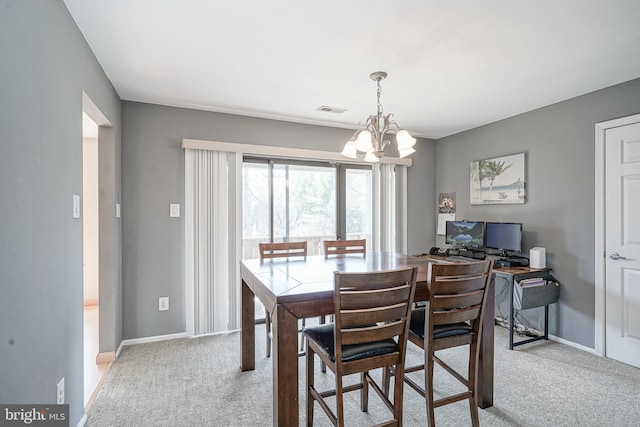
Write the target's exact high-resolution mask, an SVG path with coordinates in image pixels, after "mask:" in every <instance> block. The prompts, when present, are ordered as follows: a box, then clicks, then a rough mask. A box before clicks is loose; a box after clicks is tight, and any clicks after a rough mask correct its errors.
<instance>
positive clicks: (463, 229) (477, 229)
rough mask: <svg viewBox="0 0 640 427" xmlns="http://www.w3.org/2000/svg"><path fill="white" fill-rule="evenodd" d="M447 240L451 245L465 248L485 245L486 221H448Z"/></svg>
mask: <svg viewBox="0 0 640 427" xmlns="http://www.w3.org/2000/svg"><path fill="white" fill-rule="evenodd" d="M445 235H446V237H445V241H446V243H447V244H449V245H454V246H456V247H465V248H469V249H472V248H481V247H482V246H483V245H484V222H480V221H447V222H446V223H445Z"/></svg>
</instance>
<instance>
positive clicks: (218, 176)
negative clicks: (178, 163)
mask: <svg viewBox="0 0 640 427" xmlns="http://www.w3.org/2000/svg"><path fill="white" fill-rule="evenodd" d="M241 179H242V153H235V152H234V153H230V152H222V151H210V150H197V149H186V150H185V209H184V210H185V288H186V298H185V300H186V313H187V318H186V328H187V335H188V336H196V335H204V334H210V333H215V332H221V331H227V330H234V329H238V328H239V325H240V310H239V306H240V295H239V289H240V284H239V280H240V272H239V260H240V258H241V247H242V245H241V242H242V238H241V233H242V224H241V216H240V213H241V212H242V209H241V202H242V197H241V191H242V183H241Z"/></svg>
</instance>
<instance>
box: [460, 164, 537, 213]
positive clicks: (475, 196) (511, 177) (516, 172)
mask: <svg viewBox="0 0 640 427" xmlns="http://www.w3.org/2000/svg"><path fill="white" fill-rule="evenodd" d="M469 177H470V179H469V184H470V188H469V194H470V199H471V200H470V202H471V204H472V205H488V204H511V203H525V202H526V200H527V163H526V155H525V153H519V154H512V155H509V156H502V157H494V158H491V159H484V160H476V161H473V162H471V164H470V174H469Z"/></svg>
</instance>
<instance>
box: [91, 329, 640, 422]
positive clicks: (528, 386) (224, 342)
mask: <svg viewBox="0 0 640 427" xmlns="http://www.w3.org/2000/svg"><path fill="white" fill-rule="evenodd" d="M257 328H258V330H257V331H256V339H257V343H256V369H255V370H254V371H250V372H241V371H240V369H239V366H240V335H239V333H238V332H234V333H229V334H223V335H216V336H208V337H201V338H192V339H189V338H184V339H176V340H171V341H163V342H157V343H150V344H139V345H134V346H128V347H125V348H124V349H123V351H122V353H121V355H120V357H119V358H118V360H116V361H115V363H114V364H113V366H112V368H111V370H110V372H109V373H108V375H107V377H106V378H105V380H104V382H103V384H102V388H101V389H100V391H99V392H98V394H97V396H96V399H95V401H94V402H93V404H92V405H91V407H90V409H89V413H88V420H87V423H86V425H87V426H91V427H107V426H109V427H114V426H154V427H155V426H172V427H175V426H225V427H226V426H230V427H235V426H238V427H247V426H269V425H271V423H272V397H271V379H272V368H271V359H267V358H266V357H265V353H264V329H260V328H261V327H260V326H258V327H257ZM495 332H496V355H495V392H494V406H493V407H491V408H488V409H486V410H482V409H481V410H480V424H481V425H483V426H581V427H583V426H594V427H595V426H598V427H600V426H618V427H622V426H638V425H640V369H637V368H634V367H631V366H628V365H625V364H622V363H619V362H616V361H614V360H611V359H606V358H600V357H597V356H594V355H592V354H589V353H587V352H584V351H581V350H578V349H575V348H572V347H569V346H566V345H563V344H559V343H556V342H552V341H539V342H536V343H532V344H528V345H525V346H522V347H518V348H517V349H516V350H514V351H510V350H508V334H507V331H506V330H505V329H503V328H501V327H499V326H496V329H495ZM443 354H446V355H445V356H443V358H444V359H445V360H446V361H449V362H451V363H452V364H453V365H454V366H460V367H461V366H462V360H463V359H464V357H466V356H465V351H463V350H447V352H446V353H443ZM421 358H422V352H421V351H420V350H419V349H418V348H417V347H415V346H413V345H412V346H411V352H410V354H409V356H408V361H409V362H416V363H418V362H419V361H420V360H421ZM304 365H305V363H304V358H300V359H299V373H300V401H299V406H300V423H301V425H303V424H305V419H306V415H305V412H306V410H305V395H304V386H305V379H304V375H305V372H304V369H305V367H304ZM319 365H320V364H319V363H316V370H317V371H318V372H317V374H316V385H319V384H321V385H326V388H327V389H328V388H332V387H333V381H334V380H333V374H331V373H330V372H328V373H326V374H322V373H320V372H319ZM413 375H415V376H416V377H417V378H421V373H414V374H413ZM447 375H448V374H446V373H445V372H444V371H442V369H440V368H439V367H438V368H437V369H436V384H435V387H434V389H435V390H436V394H441V393H443V392H444V393H448V392H450V391H451V390H454V388H456V386H457V384H456V381H455V380H450V379H449V377H448V376H447ZM404 395H405V403H404V417H405V418H404V421H405V422H404V425H405V426H423V425H426V413H425V407H424V399H422V398H421V397H420V396H419V395H418V394H417V393H415V392H414V391H413V390H412V389H411V388H409V387H408V386H406V385H405V392H404ZM370 396H371V397H370V408H369V412H368V413H363V412H361V411H360V407H359V395H358V393H357V392H354V393H349V394H348V395H347V398H346V411H345V417H346V420H347V425H349V426H356V427H358V426H369V425H373V424H375V423H378V422H381V421H383V420H385V419H387V418H388V414H389V413H388V411H387V409H386V407H385V406H384V405H383V404H382V403H381V402H380V400H378V398H377V395H376V394H375V393H373V392H372V393H370ZM436 423H437V425H438V426H456V427H457V426H466V425H470V424H471V422H470V419H469V409H468V404H467V403H466V401H465V402H458V403H455V404H452V405H448V406H445V407H442V408H437V409H436ZM315 425H317V426H330V425H331V424H330V423H329V421H328V419H327V418H326V416H325V415H324V413H323V412H322V410H321V409H320V408H319V407H318V406H317V405H316V411H315Z"/></svg>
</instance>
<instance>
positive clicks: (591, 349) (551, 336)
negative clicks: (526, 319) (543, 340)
mask: <svg viewBox="0 0 640 427" xmlns="http://www.w3.org/2000/svg"><path fill="white" fill-rule="evenodd" d="M549 339H550V340H552V341H556V342H559V343H560V344H565V345H568V346H569V347H573V348H577V349H578V350H582V351H586V352H587V353H591V354H596V350H595V349H594V348H589V347H585V346H583V345H582V344H578V343H575V342H573V341H568V340H565V339H564V338H560V337H557V336H555V335H551V334H549Z"/></svg>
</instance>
